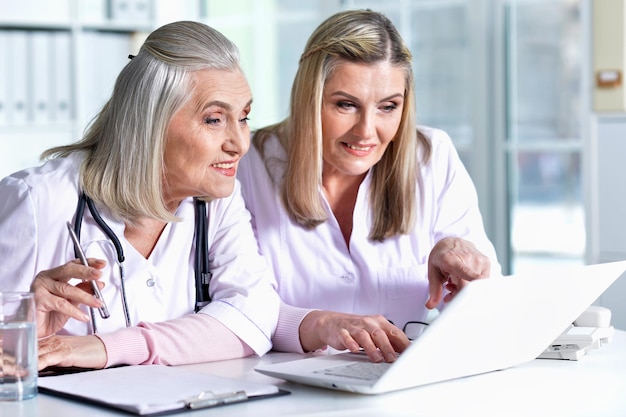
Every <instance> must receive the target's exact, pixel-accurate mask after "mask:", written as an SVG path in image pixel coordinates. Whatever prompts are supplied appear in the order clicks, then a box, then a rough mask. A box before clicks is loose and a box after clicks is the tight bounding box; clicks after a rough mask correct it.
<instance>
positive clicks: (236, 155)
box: [164, 70, 252, 207]
mask: <svg viewBox="0 0 626 417" xmlns="http://www.w3.org/2000/svg"><path fill="white" fill-rule="evenodd" d="M192 86H193V87H192V95H191V97H190V99H189V100H188V101H187V102H186V103H185V104H184V105H183V107H181V108H180V109H179V110H178V111H177V112H176V113H175V114H174V116H173V117H172V120H171V121H170V125H169V127H168V129H167V138H166V141H165V151H164V162H165V182H166V184H165V187H164V189H165V192H166V193H167V195H166V202H167V203H168V205H169V204H171V205H172V206H174V207H175V206H177V205H178V202H180V201H181V200H182V199H184V198H186V197H196V196H208V197H212V198H221V197H227V196H229V195H230V194H231V193H232V192H233V189H234V186H235V174H236V173H237V166H238V162H239V159H240V158H241V157H242V156H243V155H244V154H245V153H246V152H247V151H248V148H249V146H250V128H249V126H248V113H249V112H250V106H251V104H252V98H251V97H252V95H251V92H250V87H249V86H248V82H247V80H246V78H245V76H244V75H243V74H242V73H241V72H240V71H228V70H201V71H196V72H194V73H193V74H192Z"/></svg>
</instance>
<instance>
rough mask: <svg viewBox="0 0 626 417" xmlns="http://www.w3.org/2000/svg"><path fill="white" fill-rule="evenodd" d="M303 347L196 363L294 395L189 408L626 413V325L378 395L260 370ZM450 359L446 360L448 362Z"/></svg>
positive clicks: (67, 414)
mask: <svg viewBox="0 0 626 417" xmlns="http://www.w3.org/2000/svg"><path fill="white" fill-rule="evenodd" d="M297 357H298V355H294V354H283V353H271V354H269V355H266V356H265V357H264V358H256V357H254V358H245V359H237V360H231V361H224V362H216V363H206V364H199V365H188V366H185V367H186V368H190V369H195V370H200V371H202V372H207V373H212V374H216V375H221V376H227V377H231V378H249V379H250V380H255V381H259V382H265V383H267V382H271V383H276V384H278V385H279V386H280V387H281V388H284V389H286V390H288V391H291V395H288V396H283V397H276V398H271V399H265V400H260V401H251V402H248V403H242V404H234V405H229V406H224V407H220V408H213V409H205V410H200V411H195V412H192V413H182V414H180V415H189V416H194V417H200V416H207V417H220V416H238V417H246V416H254V417H263V416H309V417H312V416H317V417H322V416H324V417H326V416H329V417H333V416H359V417H368V416H376V417H382V416H385V417H387V416H429V417H437V416H454V417H458V416H463V415H472V416H473V415H480V416H498V417H501V416H506V417H516V416H525V417H527V416H533V417H538V416H550V417H557V416H567V417H574V416H585V417H589V416H593V417H600V416H616V417H617V416H619V417H623V416H626V332H625V331H617V332H616V334H615V337H614V338H613V341H612V342H611V343H609V344H608V345H605V346H603V347H602V348H601V349H600V350H595V351H591V352H590V354H588V355H587V356H584V357H583V358H582V359H581V360H580V361H560V360H546V359H543V360H541V359H540V360H534V361H532V362H529V363H527V364H524V365H521V366H518V367H514V368H510V369H507V370H504V371H497V372H491V373H488V374H483V375H477V376H473V377H468V378H463V379H458V380H453V381H447V382H441V383H438V384H432V385H428V386H423V387H418V388H413V389H409V390H404V391H398V392H394V393H389V394H384V395H378V396H362V395H358V394H350V393H343V392H338V391H330V390H325V389H321V388H310V387H305V386H302V385H297V384H291V383H285V382H283V381H281V380H277V379H274V378H270V377H266V376H263V375H260V374H258V373H256V372H255V371H254V370H253V368H254V367H255V366H256V365H257V364H258V363H259V362H268V361H271V362H282V361H285V360H290V359H292V358H297ZM442 366H445V363H443V364H442ZM122 415H128V414H124V413H119V412H115V411H109V410H107V409H104V408H99V407H94V406H90V405H86V404H82V403H79V402H75V401H70V400H64V399H60V398H56V397H52V396H49V395H45V394H39V395H38V396H37V397H36V398H34V399H31V400H27V401H23V402H19V403H0V416H2V417H85V416H89V417H104V416H109V417H110V416H122Z"/></svg>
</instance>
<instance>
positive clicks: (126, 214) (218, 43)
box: [42, 21, 241, 223]
mask: <svg viewBox="0 0 626 417" xmlns="http://www.w3.org/2000/svg"><path fill="white" fill-rule="evenodd" d="M204 69H218V70H232V71H240V70H241V69H240V65H239V52H238V49H237V47H236V46H235V44H234V43H232V42H231V41H230V40H229V39H228V38H226V37H225V36H224V35H222V34H221V33H220V32H218V31H217V30H215V29H213V28H211V27H209V26H207V25H204V24H202V23H198V22H191V21H181V22H174V23H170V24H167V25H164V26H162V27H160V28H158V29H156V30H155V31H154V32H152V33H151V34H150V35H149V36H148V38H147V39H146V41H145V43H144V44H143V46H142V47H141V49H140V50H139V53H138V54H137V56H135V57H132V59H131V60H130V62H129V63H128V64H127V65H126V66H125V67H124V68H123V69H122V71H121V72H120V74H119V75H118V77H117V80H116V82H115V87H114V89H113V94H112V95H111V98H110V99H109V101H108V102H107V103H106V104H105V105H104V107H103V108H102V110H101V111H100V112H99V114H98V115H97V116H96V117H95V118H94V120H93V121H92V122H91V124H90V125H89V126H88V128H87V130H86V133H85V136H84V137H83V139H82V140H80V141H78V142H76V143H74V144H71V145H67V146H59V147H55V148H52V149H48V150H47V151H45V152H44V153H43V154H42V158H46V157H63V156H68V155H70V154H71V153H73V152H82V153H84V155H85V159H84V162H83V164H82V166H81V168H80V186H81V188H82V190H83V191H84V192H85V193H87V195H89V196H90V197H91V198H92V199H93V200H94V201H96V202H97V203H99V204H102V205H104V206H106V207H108V208H109V209H110V210H111V212H112V213H113V215H115V216H117V217H119V218H121V219H123V220H124V221H127V222H130V223H133V222H134V221H136V220H137V219H139V218H140V217H150V218H154V219H158V220H163V221H174V220H176V218H175V217H174V216H173V215H172V214H171V213H170V212H169V211H168V210H167V208H166V206H165V203H164V201H163V195H164V190H163V186H164V184H163V179H164V177H165V166H164V162H163V152H164V147H165V139H166V135H167V128H168V126H169V124H170V121H171V119H172V117H173V116H174V114H175V113H176V112H177V111H178V110H179V109H180V108H181V106H182V105H183V104H184V103H185V102H186V101H187V100H188V99H189V97H190V96H191V91H192V89H193V83H192V82H191V76H190V75H191V74H192V73H193V72H194V71H198V70H204Z"/></svg>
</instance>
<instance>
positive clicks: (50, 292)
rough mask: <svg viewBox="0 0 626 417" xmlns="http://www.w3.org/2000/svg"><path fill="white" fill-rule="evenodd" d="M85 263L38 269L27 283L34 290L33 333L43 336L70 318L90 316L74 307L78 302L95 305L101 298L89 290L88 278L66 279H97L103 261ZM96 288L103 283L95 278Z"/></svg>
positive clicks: (57, 329) (103, 264)
mask: <svg viewBox="0 0 626 417" xmlns="http://www.w3.org/2000/svg"><path fill="white" fill-rule="evenodd" d="M88 262H89V267H87V266H84V265H83V264H81V263H80V262H79V261H78V260H74V261H70V262H68V263H66V264H65V265H61V266H59V267H56V268H52V269H48V270H46V271H41V272H39V273H38V274H37V276H36V277H35V279H34V280H33V283H32V284H31V286H30V290H31V292H33V293H34V294H35V305H36V308H37V337H38V338H40V339H41V338H43V337H48V336H50V335H53V334H55V333H56V332H58V331H59V330H61V329H62V328H63V326H65V323H66V322H67V320H69V319H70V318H74V319H76V320H79V321H83V322H87V321H89V320H90V317H89V316H88V315H86V314H85V313H84V312H83V311H81V310H80V308H78V306H79V305H80V304H84V305H87V306H89V307H94V308H98V307H101V306H102V302H101V301H100V300H98V299H97V298H96V297H95V296H94V295H93V294H92V292H91V285H90V283H89V282H81V283H80V284H78V285H76V286H74V285H71V284H70V283H69V280H71V279H72V278H78V279H81V280H97V279H98V278H100V277H101V276H102V272H101V271H100V270H101V269H102V268H104V267H105V265H106V261H103V260H100V259H93V258H90V259H88ZM96 282H97V284H98V286H99V287H100V288H102V287H104V284H103V283H101V282H99V281H96Z"/></svg>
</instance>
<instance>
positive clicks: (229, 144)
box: [224, 123, 250, 155]
mask: <svg viewBox="0 0 626 417" xmlns="http://www.w3.org/2000/svg"><path fill="white" fill-rule="evenodd" d="M227 135H228V139H227V140H226V142H225V143H224V150H225V151H226V152H229V153H233V154H238V155H243V154H245V153H246V152H248V149H249V148H250V128H249V127H248V124H244V125H242V124H241V123H233V124H232V126H231V128H230V129H228V132H227Z"/></svg>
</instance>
